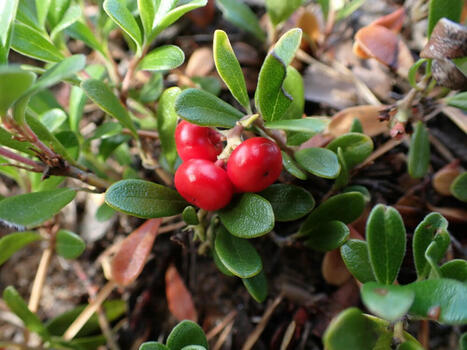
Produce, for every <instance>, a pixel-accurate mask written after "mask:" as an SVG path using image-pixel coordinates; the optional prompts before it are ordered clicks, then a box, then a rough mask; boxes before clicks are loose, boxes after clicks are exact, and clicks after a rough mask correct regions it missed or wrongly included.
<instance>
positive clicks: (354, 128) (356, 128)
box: [349, 118, 363, 133]
mask: <svg viewBox="0 0 467 350" xmlns="http://www.w3.org/2000/svg"><path fill="white" fill-rule="evenodd" d="M349 132H359V133H363V125H362V122H361V121H360V119H358V118H353V120H352V124H351V125H350V131H349Z"/></svg>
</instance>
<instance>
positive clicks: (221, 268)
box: [212, 249, 235, 277]
mask: <svg viewBox="0 0 467 350" xmlns="http://www.w3.org/2000/svg"><path fill="white" fill-rule="evenodd" d="M212 260H214V264H216V266H217V269H218V270H219V271H220V272H222V273H223V274H224V275H226V276H229V277H232V276H235V275H234V274H233V273H232V272H230V271H229V269H228V268H227V267H225V265H224V263H223V262H222V261H221V259H220V258H219V255H218V254H217V252H216V249H212Z"/></svg>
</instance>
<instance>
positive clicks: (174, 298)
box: [165, 265, 198, 322]
mask: <svg viewBox="0 0 467 350" xmlns="http://www.w3.org/2000/svg"><path fill="white" fill-rule="evenodd" d="M165 294H166V296H167V304H168V306H169V310H170V312H171V313H172V315H174V317H175V318H176V319H177V320H178V321H182V320H192V321H194V322H197V320H198V313H197V312H196V309H195V304H194V303H193V299H192V297H191V293H190V291H189V290H188V289H187V288H186V286H185V283H183V280H182V278H181V277H180V274H179V273H178V271H177V269H176V268H175V266H174V265H170V266H169V268H168V269H167V271H166V273H165Z"/></svg>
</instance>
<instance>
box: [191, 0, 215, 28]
mask: <svg viewBox="0 0 467 350" xmlns="http://www.w3.org/2000/svg"><path fill="white" fill-rule="evenodd" d="M215 13H216V7H215V6H214V0H208V3H207V4H206V6H203V7H200V8H197V9H196V10H194V11H191V12H188V17H189V18H190V19H191V20H192V21H193V22H194V23H195V24H196V25H197V26H198V27H200V28H205V27H207V26H208V25H209V24H210V23H211V22H212V20H213V19H214V14H215Z"/></svg>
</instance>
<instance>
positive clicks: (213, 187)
mask: <svg viewBox="0 0 467 350" xmlns="http://www.w3.org/2000/svg"><path fill="white" fill-rule="evenodd" d="M175 187H176V188H177V191H178V192H179V193H180V195H181V196H182V197H183V198H185V199H186V200H187V201H188V202H190V203H191V204H194V205H196V206H197V207H200V208H202V209H205V210H218V209H221V208H223V207H225V206H226V205H227V204H229V202H230V199H231V198H232V194H233V186H232V183H231V182H230V180H229V177H228V176H227V172H226V171H225V170H224V169H222V168H220V167H218V166H216V165H215V164H214V163H212V162H210V161H208V160H205V159H190V160H188V161H187V162H184V163H182V165H180V166H179V167H178V169H177V171H176V172H175Z"/></svg>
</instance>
